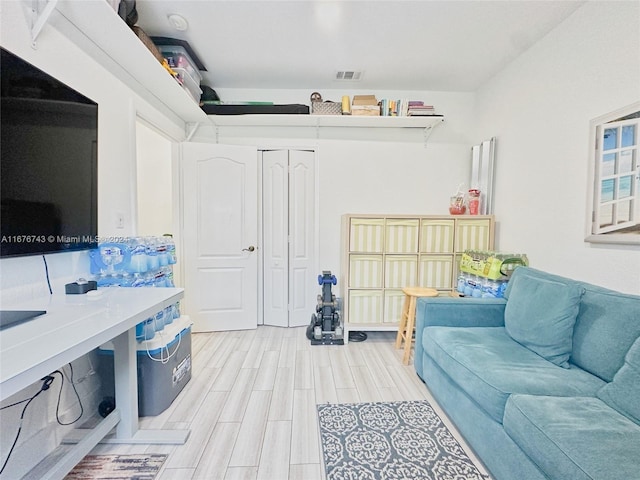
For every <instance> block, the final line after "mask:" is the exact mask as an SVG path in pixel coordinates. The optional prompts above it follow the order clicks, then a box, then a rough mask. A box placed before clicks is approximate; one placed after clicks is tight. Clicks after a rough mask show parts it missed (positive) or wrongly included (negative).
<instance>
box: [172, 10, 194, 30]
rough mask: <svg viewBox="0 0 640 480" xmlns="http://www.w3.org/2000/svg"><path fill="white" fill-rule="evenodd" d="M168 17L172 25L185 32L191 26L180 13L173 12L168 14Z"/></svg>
mask: <svg viewBox="0 0 640 480" xmlns="http://www.w3.org/2000/svg"><path fill="white" fill-rule="evenodd" d="M167 18H168V19H169V23H170V24H171V26H172V27H173V28H175V29H176V30H179V31H181V32H184V31H185V30H186V29H187V28H189V24H188V23H187V20H186V19H185V18H184V17H183V16H181V15H178V14H177V13H172V14H171V15H167Z"/></svg>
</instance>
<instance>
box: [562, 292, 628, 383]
mask: <svg viewBox="0 0 640 480" xmlns="http://www.w3.org/2000/svg"><path fill="white" fill-rule="evenodd" d="M584 286H585V293H584V295H583V296H582V302H581V304H580V311H579V313H578V319H577V320H576V326H575V329H574V333H573V352H572V354H571V359H570V361H571V362H572V363H575V364H576V365H578V366H579V367H580V368H583V369H584V370H586V371H588V372H589V373H592V374H594V375H597V376H598V377H600V378H602V379H603V380H605V381H607V382H610V381H611V380H612V379H613V376H614V375H615V373H616V372H617V371H618V370H619V369H620V367H622V364H623V363H624V358H625V355H626V353H627V351H628V350H629V348H630V347H631V345H632V344H633V342H634V341H635V339H636V338H638V337H640V296H637V295H626V294H623V293H619V292H614V291H612V290H606V289H604V288H600V287H595V286H593V285H587V284H584Z"/></svg>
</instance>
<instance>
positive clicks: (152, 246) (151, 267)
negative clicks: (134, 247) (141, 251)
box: [145, 237, 160, 272]
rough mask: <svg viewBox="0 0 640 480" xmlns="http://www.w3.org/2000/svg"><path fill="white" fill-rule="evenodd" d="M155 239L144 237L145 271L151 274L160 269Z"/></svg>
mask: <svg viewBox="0 0 640 480" xmlns="http://www.w3.org/2000/svg"><path fill="white" fill-rule="evenodd" d="M156 245H157V244H156V238H155V237H146V238H145V247H146V252H147V271H150V272H153V271H155V270H157V269H158V268H160V260H159V258H158V250H157V248H156Z"/></svg>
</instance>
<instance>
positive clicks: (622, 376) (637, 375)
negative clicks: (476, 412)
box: [597, 338, 640, 423]
mask: <svg viewBox="0 0 640 480" xmlns="http://www.w3.org/2000/svg"><path fill="white" fill-rule="evenodd" d="M597 395H598V398H599V399H600V400H602V401H603V402H604V403H606V404H607V405H609V406H610V407H612V408H614V409H616V410H617V411H618V412H620V413H622V414H623V415H626V416H627V417H630V418H631V419H632V420H634V421H635V422H636V423H639V422H640V400H638V399H640V338H638V339H637V340H636V341H635V343H634V344H633V345H632V346H631V349H629V352H628V353H627V356H626V357H625V360H624V365H623V366H622V367H621V368H620V370H618V371H617V373H616V374H615V376H614V377H613V381H612V382H611V383H607V384H606V385H605V386H604V387H602V388H601V389H600V391H598V394H597Z"/></svg>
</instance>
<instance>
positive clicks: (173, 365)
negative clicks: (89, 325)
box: [98, 316, 193, 417]
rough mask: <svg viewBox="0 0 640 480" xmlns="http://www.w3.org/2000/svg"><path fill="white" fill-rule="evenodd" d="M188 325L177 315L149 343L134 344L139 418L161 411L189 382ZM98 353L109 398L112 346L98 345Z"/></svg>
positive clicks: (112, 383) (189, 341)
mask: <svg viewBox="0 0 640 480" xmlns="http://www.w3.org/2000/svg"><path fill="white" fill-rule="evenodd" d="M192 325H193V322H191V320H190V319H189V317H188V316H181V317H180V318H179V319H176V320H174V321H173V323H171V324H170V325H166V326H165V327H164V329H162V330H161V331H159V332H156V334H155V335H154V337H153V338H152V339H151V340H144V341H141V342H138V343H137V360H138V414H139V416H141V417H146V416H153V415H159V414H160V413H162V412H164V411H165V410H166V409H167V408H168V407H169V405H171V403H172V402H173V401H174V400H175V398H176V397H177V396H178V394H179V393H180V392H181V391H182V389H183V388H184V386H185V385H186V384H187V382H189V380H190V379H191V326H192ZM98 354H99V359H100V363H99V371H100V376H101V379H102V388H103V393H104V395H105V396H107V397H108V396H111V397H113V396H115V383H114V373H113V343H111V342H107V343H105V344H103V345H101V346H100V348H99V349H98Z"/></svg>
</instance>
